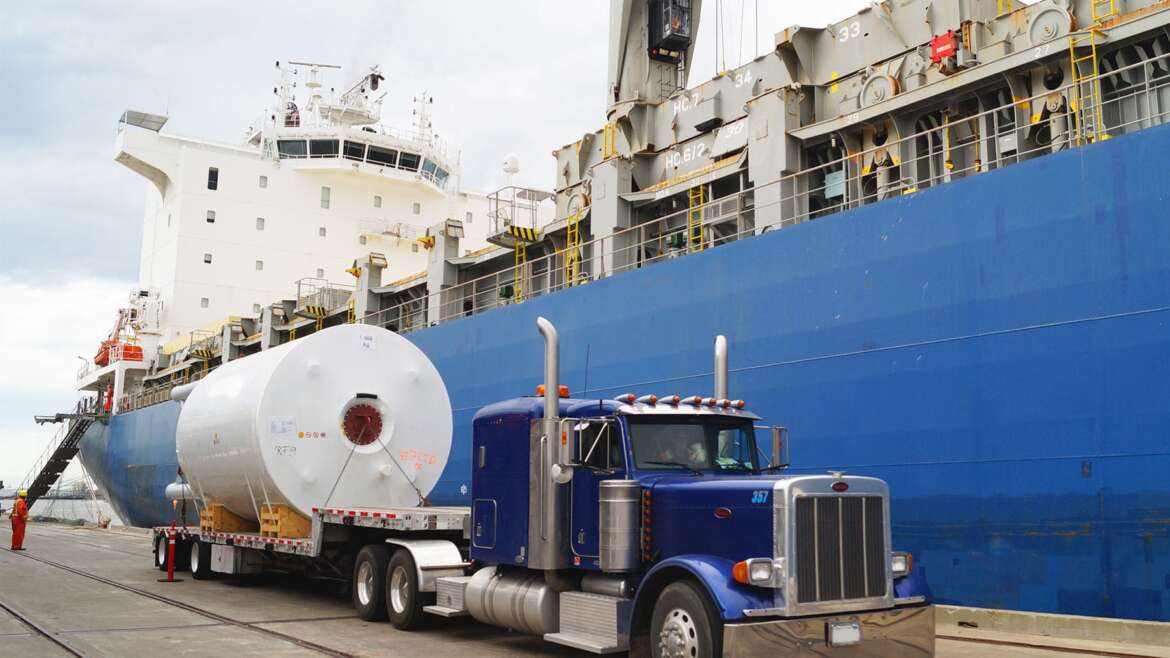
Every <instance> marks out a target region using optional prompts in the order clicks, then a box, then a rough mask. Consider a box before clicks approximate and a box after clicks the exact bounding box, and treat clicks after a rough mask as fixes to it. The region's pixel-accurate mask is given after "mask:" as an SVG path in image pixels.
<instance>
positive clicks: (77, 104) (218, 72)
mask: <svg viewBox="0 0 1170 658" xmlns="http://www.w3.org/2000/svg"><path fill="white" fill-rule="evenodd" d="M716 4H717V0H707V2H706V3H705V4H704V8H703V15H702V23H701V25H700V29H699V37H698V45H697V49H696V57H695V64H694V66H693V68H692V75H691V81H690V84H691V85H692V86H693V85H695V84H697V83H698V82H701V81H703V80H705V79H707V78H710V77H711V76H712V75H714V73H715V72H716V59H715V52H716V48H715V38H714V35H715V13H716V12H715V9H716ZM867 4H868V2H866V0H820V1H819V2H794V1H792V0H759V2H758V13H759V29H758V30H757V29H756V24H755V14H756V11H757V2H756V0H722V5H723V7H724V8H725V9H726V16H727V20H726V21H725V23H724V30H723V33H724V35H725V43H726V46H725V47H724V48H723V49H722V54H721V56H720V59H721V60H722V59H723V58H725V59H726V63H727V66H728V67H732V66H734V65H736V64H737V63H739V62H741V61H747V60H750V59H751V58H752V57H753V56H754V53H755V48H756V44H757V43H758V44H759V48H760V52H765V51H766V50H768V49H770V48H771V46H772V44H773V39H774V34H775V33H776V32H778V31H779V30H781V29H783V28H785V27H788V26H791V25H795V24H801V25H808V26H817V27H821V26H824V25H827V24H828V23H830V22H833V21H836V20H840V19H842V18H844V17H846V16H848V15H850V14H852V13H854V12H856V11H857V10H858V9H860V8H861V7H863V6H865V5H867ZM741 8H742V12H741ZM608 10H609V2H608V1H607V0H581V1H579V2H570V1H569V0H542V1H538V0H523V1H521V0H501V1H498V2H482V1H478V0H427V1H422V0H418V1H414V2H406V1H405V0H381V1H378V2H373V1H369V2H338V3H333V4H328V3H327V4H321V3H293V2H229V1H221V2H188V3H177V2H125V1H121V2H113V1H108V0H106V1H103V0H85V1H78V2H72V3H68V2H52V1H50V0H46V1H42V2H5V3H3V5H2V6H0V62H2V63H0V89H3V90H4V102H3V104H2V105H0V190H2V192H3V195H2V198H3V204H0V232H2V233H0V237H2V238H3V239H0V300H2V301H3V312H0V480H3V481H4V482H5V483H6V484H7V485H9V486H13V485H14V484H15V483H18V482H19V481H20V480H21V479H22V478H23V477H24V476H25V474H26V472H27V471H28V469H29V468H30V467H31V466H32V463H33V461H34V460H35V459H36V456H37V455H38V454H40V452H41V451H42V450H43V449H44V446H45V445H46V443H47V442H48V440H49V439H50V438H51V436H52V433H53V428H52V427H47V428H38V427H36V426H35V425H33V423H32V418H31V417H32V415H33V414H34V413H52V412H55V411H64V410H65V409H66V408H67V407H69V406H71V405H72V403H73V401H74V400H75V399H76V394H75V392H74V391H73V383H74V381H75V375H76V371H77V367H78V366H79V365H80V364H81V361H80V360H79V359H78V358H77V357H78V356H85V357H87V358H88V357H92V356H93V354H94V352H95V351H96V348H97V346H98V343H99V342H100V341H101V340H102V339H103V338H104V337H105V334H106V332H107V331H109V329H110V326H111V325H112V323H113V317H114V316H113V313H114V310H115V309H116V308H117V307H118V306H119V305H121V304H122V302H123V301H124V299H125V297H126V294H127V293H128V291H129V289H130V287H131V286H133V285H134V280H135V278H136V276H137V264H138V250H139V243H140V240H141V234H142V212H143V203H144V199H145V195H146V194H148V193H149V194H157V193H156V192H154V191H153V187H151V186H148V185H147V184H146V183H145V182H144V181H143V180H142V179H141V178H139V177H138V176H137V175H136V174H133V173H132V172H130V171H129V170H127V169H125V168H123V167H122V166H120V165H118V164H117V163H115V162H114V160H113V146H114V135H115V128H116V125H117V120H118V117H119V116H120V115H121V113H122V111H123V110H125V109H128V108H132V109H137V110H143V111H146V112H152V113H158V114H165V115H167V116H169V117H170V121H169V123H168V124H167V126H166V128H165V129H164V132H170V133H174V134H179V135H185V136H192V137H199V138H203V139H211V140H218V141H226V142H232V143H234V142H238V141H239V140H240V137H241V136H242V134H243V131H244V130H245V129H246V128H247V127H248V125H249V124H250V123H251V122H252V120H253V119H254V118H256V117H258V116H260V115H261V112H262V111H263V110H264V108H265V106H266V104H267V103H269V102H270V99H271V89H272V82H273V75H274V67H273V64H274V62H275V61H276V60H286V59H287V60H301V61H317V62H328V63H334V64H338V65H341V66H343V67H345V69H346V70H345V71H344V72H343V74H342V79H343V80H349V79H350V78H351V77H354V76H356V75H360V73H361V72H363V71H364V69H365V68H366V67H368V66H370V65H372V64H380V65H381V67H382V71H383V72H384V74H385V75H386V83H387V84H386V86H385V87H384V89H385V90H388V92H389V93H388V95H387V96H386V99H385V105H384V109H383V119H384V123H386V124H388V125H398V126H407V125H409V123H410V110H411V105H410V100H411V98H412V97H413V96H415V95H417V94H419V93H421V92H422V91H423V90H424V89H426V90H428V91H429V93H430V94H431V95H432V96H433V97H434V99H435V102H434V106H433V108H434V110H433V113H434V119H433V121H434V127H435V130H436V132H438V133H439V134H440V135H441V136H442V137H443V138H444V139H446V140H447V141H448V142H449V143H452V144H454V145H456V146H457V147H459V148H461V150H462V159H463V186H464V187H465V188H469V189H474V190H480V191H491V190H492V189H494V188H495V187H498V186H500V184H501V183H502V177H503V175H502V174H501V172H500V164H501V163H502V161H503V157H504V155H505V154H508V153H516V154H517V155H519V158H520V162H521V174H520V177H519V182H520V183H521V184H525V185H528V186H532V187H540V188H546V189H547V188H551V186H552V183H553V174H554V163H553V159H552V156H551V152H552V150H553V149H554V148H557V147H559V146H561V145H564V144H567V143H570V142H572V141H574V140H576V139H577V138H579V137H580V136H581V135H582V134H583V133H585V132H588V131H593V130H596V129H598V128H599V127H600V126H601V124H602V122H603V121H604V109H605V98H604V97H605V84H606V80H605V77H606V53H607V39H608V36H607V31H608V25H609V24H608ZM741 15H744V20H743V21H742V27H741V19H740V17H741ZM741 34H742V39H741ZM334 82H335V83H336V84H338V85H340V84H342V82H341V80H336V81H334ZM290 284H291V282H290Z"/></svg>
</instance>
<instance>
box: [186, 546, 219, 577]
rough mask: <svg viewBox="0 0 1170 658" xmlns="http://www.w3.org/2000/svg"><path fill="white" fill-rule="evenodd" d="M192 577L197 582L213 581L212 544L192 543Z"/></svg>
mask: <svg viewBox="0 0 1170 658" xmlns="http://www.w3.org/2000/svg"><path fill="white" fill-rule="evenodd" d="M189 555H190V560H191V577H192V578H194V579H195V580H211V578H212V575H213V574H212V573H211V544H208V543H205V542H201V541H193V542H191V552H190V553H189Z"/></svg>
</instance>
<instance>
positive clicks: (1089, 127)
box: [1068, 0, 1118, 146]
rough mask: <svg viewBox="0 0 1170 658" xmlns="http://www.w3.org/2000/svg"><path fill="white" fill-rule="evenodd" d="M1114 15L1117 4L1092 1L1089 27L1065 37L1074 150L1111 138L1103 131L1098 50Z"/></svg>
mask: <svg viewBox="0 0 1170 658" xmlns="http://www.w3.org/2000/svg"><path fill="white" fill-rule="evenodd" d="M1117 15H1118V9H1117V0H1093V25H1091V26H1090V27H1089V28H1087V29H1085V30H1084V31H1083V32H1078V33H1074V34H1071V35H1069V38H1068V50H1069V63H1070V67H1069V68H1070V71H1071V73H1072V78H1073V94H1072V98H1071V99H1069V102H1070V103H1071V106H1070V109H1071V110H1072V119H1073V140H1074V143H1075V144H1076V145H1077V146H1080V145H1082V144H1085V143H1091V142H1098V141H1100V142H1103V141H1105V140H1107V139H1109V138H1110V137H1111V135H1110V134H1109V132H1108V129H1107V128H1106V127H1105V116H1104V111H1103V107H1102V106H1103V105H1104V102H1103V100H1102V96H1101V60H1100V56H1099V54H1098V46H1099V45H1100V44H1101V43H1102V42H1104V41H1105V39H1107V38H1108V35H1107V34H1106V33H1105V30H1104V29H1103V28H1102V27H1101V23H1102V22H1103V21H1106V20H1109V19H1110V18H1113V17H1115V16H1117Z"/></svg>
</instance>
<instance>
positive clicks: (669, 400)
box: [658, 395, 682, 407]
mask: <svg viewBox="0 0 1170 658" xmlns="http://www.w3.org/2000/svg"><path fill="white" fill-rule="evenodd" d="M658 399H659V400H661V401H662V402H664V403H666V404H672V405H674V406H676V407H677V406H678V403H679V402H680V401H682V398H680V397H679V396H677V395H664V396H662V397H660V398H658Z"/></svg>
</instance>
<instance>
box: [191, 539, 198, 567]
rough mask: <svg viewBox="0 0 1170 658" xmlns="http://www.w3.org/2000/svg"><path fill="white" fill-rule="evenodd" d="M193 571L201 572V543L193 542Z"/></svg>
mask: <svg viewBox="0 0 1170 658" xmlns="http://www.w3.org/2000/svg"><path fill="white" fill-rule="evenodd" d="M191 573H199V544H197V543H192V544H191Z"/></svg>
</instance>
